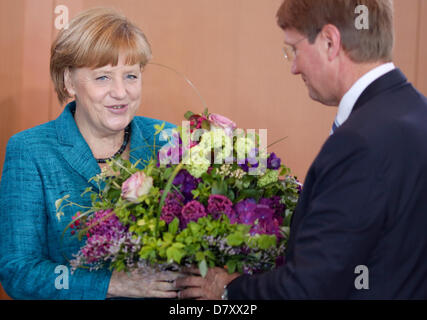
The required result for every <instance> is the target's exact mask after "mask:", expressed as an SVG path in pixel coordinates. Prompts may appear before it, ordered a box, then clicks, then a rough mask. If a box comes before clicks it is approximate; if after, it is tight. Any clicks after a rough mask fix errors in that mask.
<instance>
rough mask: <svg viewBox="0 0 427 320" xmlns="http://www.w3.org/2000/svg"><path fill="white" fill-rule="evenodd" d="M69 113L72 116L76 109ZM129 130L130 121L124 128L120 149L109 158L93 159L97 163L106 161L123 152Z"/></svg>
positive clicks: (128, 136)
mask: <svg viewBox="0 0 427 320" xmlns="http://www.w3.org/2000/svg"><path fill="white" fill-rule="evenodd" d="M71 113H72V114H73V117H74V114H75V113H76V110H75V109H74V110H71ZM130 132H131V125H130V123H129V124H128V125H127V127H126V128H125V135H124V138H123V144H122V146H121V147H120V149H119V150H118V151H117V152H116V153H115V154H114V155H112V156H111V157H109V158H103V159H96V158H95V160H96V162H98V163H106V162H107V160H111V159H113V158H115V157H117V156H119V155H121V154H122V153H123V151H125V149H126V147H127V145H128V143H129V140H130Z"/></svg>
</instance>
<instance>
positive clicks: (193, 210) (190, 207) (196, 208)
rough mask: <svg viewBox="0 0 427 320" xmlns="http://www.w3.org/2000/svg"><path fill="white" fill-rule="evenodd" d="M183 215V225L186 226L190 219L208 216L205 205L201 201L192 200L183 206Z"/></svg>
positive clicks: (195, 219)
mask: <svg viewBox="0 0 427 320" xmlns="http://www.w3.org/2000/svg"><path fill="white" fill-rule="evenodd" d="M181 216H182V220H181V223H182V224H183V226H182V227H183V228H185V227H186V226H187V224H188V223H189V222H190V221H197V220H198V219H199V218H202V217H205V216H206V211H205V207H204V206H203V204H201V203H200V202H199V201H197V200H192V201H190V202H188V203H187V204H186V205H185V206H184V207H183V208H182V210H181Z"/></svg>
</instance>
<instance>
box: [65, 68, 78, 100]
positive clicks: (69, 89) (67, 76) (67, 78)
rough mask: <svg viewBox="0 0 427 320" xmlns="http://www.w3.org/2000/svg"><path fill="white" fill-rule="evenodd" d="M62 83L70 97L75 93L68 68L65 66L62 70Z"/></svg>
mask: <svg viewBox="0 0 427 320" xmlns="http://www.w3.org/2000/svg"><path fill="white" fill-rule="evenodd" d="M64 85H65V90H67V92H68V94H69V95H70V96H71V97H74V96H75V95H76V91H75V90H74V85H73V79H72V74H71V70H70V68H66V69H65V71H64Z"/></svg>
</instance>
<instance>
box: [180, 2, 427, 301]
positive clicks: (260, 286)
mask: <svg viewBox="0 0 427 320" xmlns="http://www.w3.org/2000/svg"><path fill="white" fill-rule="evenodd" d="M361 4H363V5H362V6H361ZM392 12H393V10H392V2H391V1H390V0H364V1H360V0H345V1H344V0H285V1H284V3H283V4H282V6H281V7H280V9H279V11H278V22H279V25H280V26H281V28H282V29H283V30H284V38H285V44H286V45H287V46H290V48H287V49H286V50H285V53H286V55H287V58H288V59H290V60H291V62H292V69H291V70H292V73H293V74H295V75H298V74H300V75H301V77H302V79H303V80H304V82H305V84H306V85H307V88H308V91H309V95H310V97H311V98H312V99H314V100H316V101H319V102H321V103H323V104H325V105H330V106H338V112H337V117H336V119H335V121H334V124H333V128H332V131H331V135H330V137H329V138H328V139H327V141H326V142H325V144H324V145H323V147H322V148H321V150H320V153H319V154H318V156H317V157H316V159H315V160H314V162H313V164H312V165H311V168H310V169H309V171H308V174H307V177H306V180H305V183H304V188H303V191H302V194H301V197H300V199H299V203H298V207H297V210H296V212H295V214H294V216H293V221H292V223H291V231H290V238H289V242H288V249H287V253H286V263H285V264H284V265H283V266H281V267H279V268H277V269H275V270H273V271H270V272H266V273H263V274H258V275H253V276H249V275H239V276H238V275H236V274H233V275H228V274H227V272H226V271H225V270H223V269H221V268H213V269H211V270H210V271H209V273H208V275H207V277H206V278H201V277H197V276H193V277H187V278H183V279H180V280H178V281H177V285H179V286H181V287H186V289H185V290H183V291H182V292H181V294H180V296H181V298H207V299H217V298H220V297H221V296H222V297H223V298H225V296H226V295H227V294H228V298H229V299H427V231H426V226H427V99H426V98H425V97H424V96H423V95H422V94H420V93H419V92H418V91H417V90H416V89H415V88H414V87H413V86H412V85H411V84H410V83H409V82H408V81H407V79H406V78H405V76H404V75H403V74H402V72H401V71H400V70H399V69H397V68H395V66H394V65H393V63H392V62H391V59H392V57H391V54H392V47H393V31H392V30H393V25H392V20H393V15H392ZM363 15H365V16H363ZM224 288H225V290H224Z"/></svg>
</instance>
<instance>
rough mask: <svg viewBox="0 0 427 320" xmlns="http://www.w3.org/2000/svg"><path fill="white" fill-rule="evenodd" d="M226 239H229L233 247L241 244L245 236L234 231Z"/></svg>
mask: <svg viewBox="0 0 427 320" xmlns="http://www.w3.org/2000/svg"><path fill="white" fill-rule="evenodd" d="M226 239H227V243H228V245H230V246H232V247H234V246H240V245H241V244H242V243H243V241H244V237H243V235H242V234H241V233H240V232H235V233H232V234H230V235H229V236H228V237H227V238H226Z"/></svg>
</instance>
